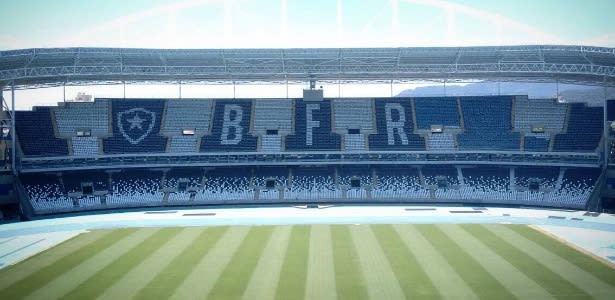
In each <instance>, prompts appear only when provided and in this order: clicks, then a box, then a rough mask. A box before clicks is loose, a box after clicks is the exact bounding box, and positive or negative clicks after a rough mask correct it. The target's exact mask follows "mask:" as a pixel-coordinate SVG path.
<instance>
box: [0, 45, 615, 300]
mask: <svg viewBox="0 0 615 300" xmlns="http://www.w3.org/2000/svg"><path fill="white" fill-rule="evenodd" d="M416 83H421V84H422V86H421V87H419V88H416V89H414V90H405V88H400V87H404V86H406V85H408V84H410V85H411V84H416ZM426 83H427V84H426ZM158 84H164V85H166V86H170V87H172V89H173V90H174V91H176V92H174V94H175V95H176V96H174V97H166V96H164V97H149V96H146V97H131V96H130V95H127V93H126V91H127V88H128V89H130V88H132V87H134V86H138V87H141V88H144V89H148V87H152V86H154V85H158ZM67 86H70V87H78V88H79V87H88V86H113V87H117V88H120V89H121V90H122V95H121V96H111V97H98V96H97V97H89V96H87V95H83V94H81V95H80V96H79V97H78V99H75V100H67V99H66V89H67ZM191 86H192V87H194V86H201V87H205V88H204V90H205V91H208V90H213V89H215V88H214V87H219V86H223V87H226V88H228V91H230V93H229V95H227V96H225V97H216V96H212V94H208V93H207V92H199V93H196V94H197V97H193V96H194V94H195V93H192V94H189V93H187V91H188V90H189V89H190V88H191ZM246 86H256V87H260V89H259V92H258V93H255V92H252V90H250V89H247V91H248V92H247V93H246V92H244V93H240V92H238V91H239V90H241V89H244V88H245V87H246ZM349 86H363V87H365V86H367V87H372V86H380V87H384V88H383V89H384V90H385V93H386V94H388V95H379V96H360V95H359V96H355V95H352V96H344V95H345V93H344V92H343V91H344V90H346V89H347V88H348V87H349ZM614 87H615V48H610V47H597V46H573V45H560V44H552V45H545V44H542V45H510V46H458V47H379V48H369V47H355V48H345V47H336V48H245V49H240V48H217V49H212V48H208V49H154V48H101V47H56V48H24V49H15V50H4V51H0V90H1V91H2V102H3V110H2V112H1V113H2V115H1V116H0V120H1V124H0V126H1V127H2V132H1V133H2V140H1V141H0V145H1V146H2V151H0V152H1V153H0V158H1V159H2V162H3V168H2V170H0V209H1V211H2V217H3V219H4V220H3V223H2V224H1V225H0V298H2V299H26V298H27V299H59V298H62V299H84V298H85V299H91V298H104V299H111V298H113V299H128V298H140V299H151V298H173V299H186V298H190V299H197V298H198V299H204V298H208V299H239V298H242V299H274V298H277V299H383V298H390V299H413V298H421V299H444V298H446V299H493V298H496V297H497V298H510V299H513V298H515V299H552V298H568V299H611V298H612V297H613V295H615V276H614V275H615V235H614V232H615V218H614V217H613V216H614V215H613V214H612V213H613V212H614V211H615V163H614V161H615V159H614V158H613V155H615V152H614V149H615V143H614V141H613V139H614V137H615V127H614V126H615V125H614V124H615V92H614ZM47 88H56V89H60V90H63V93H64V95H63V97H64V99H63V101H57V102H55V103H52V104H44V105H32V106H31V107H27V108H26V109H19V108H18V107H20V105H19V102H20V98H19V92H21V91H30V90H39V89H47ZM263 90H264V92H263ZM269 90H271V91H275V92H271V93H270V94H268V91H269ZM186 94H189V96H188V97H186ZM280 95H282V96H280ZM54 101H55V99H54Z"/></svg>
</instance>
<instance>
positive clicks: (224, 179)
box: [195, 167, 254, 203]
mask: <svg viewBox="0 0 615 300" xmlns="http://www.w3.org/2000/svg"><path fill="white" fill-rule="evenodd" d="M251 176H252V174H251V171H250V169H248V168H244V167H239V168H236V167H234V168H216V169H213V170H210V171H208V172H207V173H205V186H204V188H203V189H201V190H199V191H197V193H196V195H195V201H197V202H203V203H208V202H217V203H224V202H228V203H232V202H244V203H245V201H253V200H254V189H253V187H252V186H251V185H250V178H251Z"/></svg>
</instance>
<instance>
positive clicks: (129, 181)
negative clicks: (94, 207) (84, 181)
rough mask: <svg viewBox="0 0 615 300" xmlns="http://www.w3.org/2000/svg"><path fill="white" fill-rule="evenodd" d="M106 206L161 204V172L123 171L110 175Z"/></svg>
mask: <svg viewBox="0 0 615 300" xmlns="http://www.w3.org/2000/svg"><path fill="white" fill-rule="evenodd" d="M112 178H113V185H112V187H111V193H110V194H109V195H107V205H109V206H117V207H131V206H157V205H160V204H161V203H162V198H163V193H162V188H161V186H160V183H161V181H162V171H154V170H147V169H145V170H139V169H134V170H132V169H131V170H123V171H121V172H116V173H113V174H112Z"/></svg>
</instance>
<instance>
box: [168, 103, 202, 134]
mask: <svg viewBox="0 0 615 300" xmlns="http://www.w3.org/2000/svg"><path fill="white" fill-rule="evenodd" d="M212 107H213V100H207V99H199V100H184V99H179V100H167V111H166V117H165V122H164V127H163V129H162V133H163V134H164V135H167V136H181V135H182V130H184V129H191V130H194V131H195V135H197V136H202V135H204V134H206V133H208V132H209V124H210V122H211V114H212Z"/></svg>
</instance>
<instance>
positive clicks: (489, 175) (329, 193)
mask: <svg viewBox="0 0 615 300" xmlns="http://www.w3.org/2000/svg"><path fill="white" fill-rule="evenodd" d="M599 175H600V169H597V168H568V167H567V168H564V167H529V166H484V165H470V166H468V165H466V166H454V165H425V166H412V165H373V166H370V165H326V166H290V167H289V166H262V167H225V168H173V169H169V170H149V169H128V170H122V171H107V172H104V171H83V172H75V171H71V172H64V173H61V172H59V173H58V172H54V173H43V174H22V175H21V176H20V178H21V182H22V184H23V186H24V190H25V192H26V194H27V195H28V199H29V202H30V204H31V205H32V208H33V209H34V211H35V212H36V213H41V214H44V213H55V212H69V211H80V210H90V209H102V208H124V207H148V206H168V205H187V204H223V203H238V204H254V203H288V202H300V203H306V202H326V203H330V202H336V201H352V202H366V203H367V202H370V203H374V202H376V203H377V202H396V203H399V202H418V203H436V202H447V203H473V204H484V203H487V204H505V205H532V206H544V207H558V208H572V209H583V208H584V207H585V204H586V203H587V201H588V200H589V197H590V194H591V193H592V191H593V189H594V185H595V183H596V180H597V178H598V176H599Z"/></svg>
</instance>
